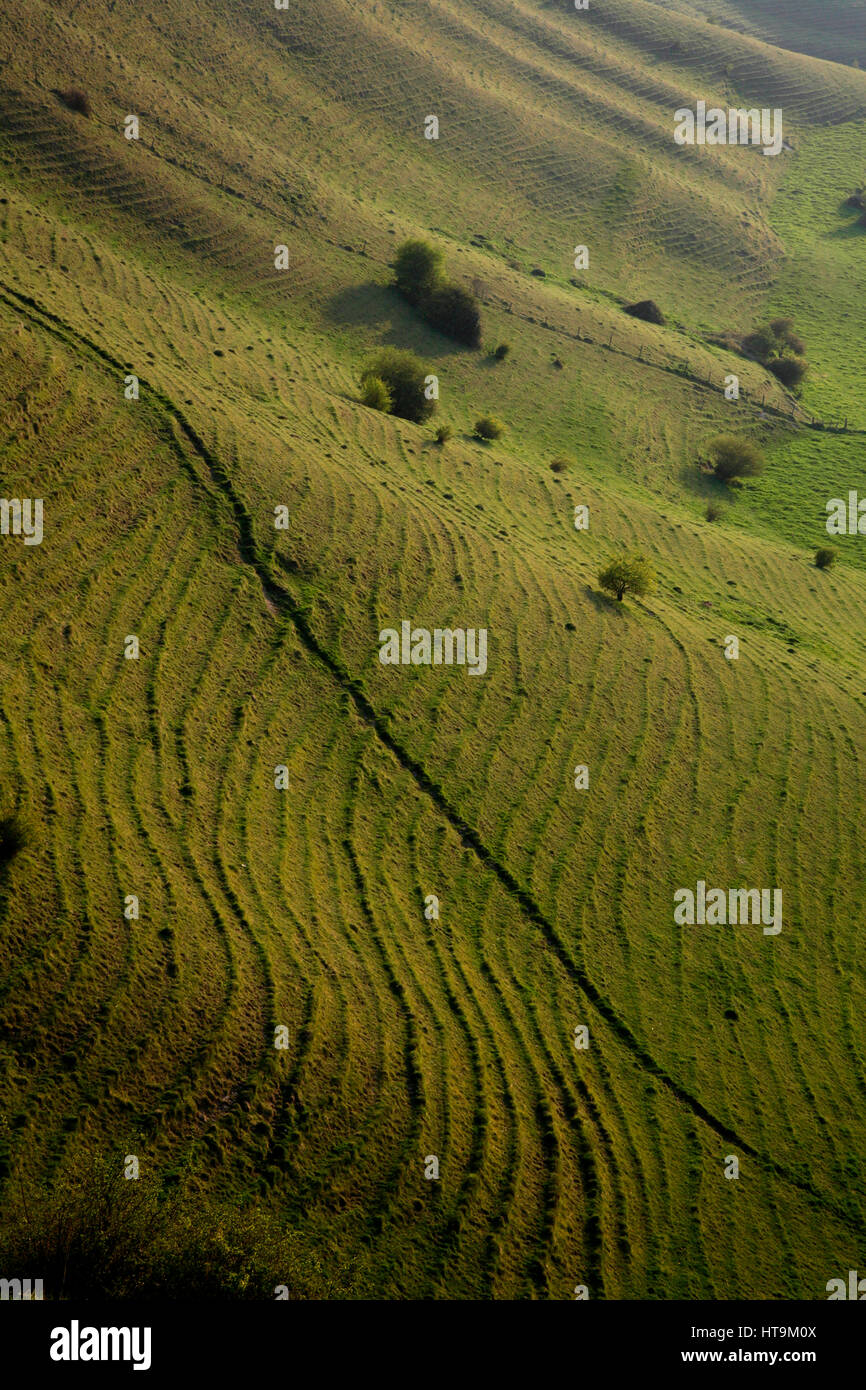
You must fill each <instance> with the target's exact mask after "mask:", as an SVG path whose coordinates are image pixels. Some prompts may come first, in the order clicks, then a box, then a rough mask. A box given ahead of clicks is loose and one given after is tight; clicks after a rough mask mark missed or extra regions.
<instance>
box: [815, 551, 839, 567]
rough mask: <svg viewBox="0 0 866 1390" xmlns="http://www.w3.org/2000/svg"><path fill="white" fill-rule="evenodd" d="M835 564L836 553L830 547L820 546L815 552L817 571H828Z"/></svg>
mask: <svg viewBox="0 0 866 1390" xmlns="http://www.w3.org/2000/svg"><path fill="white" fill-rule="evenodd" d="M835 562H836V551H835V550H834V549H833V547H832V546H829V545H822V546H820V547H819V548H818V549H817V550H816V551H815V564H816V565H817V567H818V569H819V570H828V569H830V567H831V566H832V565H833V564H835Z"/></svg>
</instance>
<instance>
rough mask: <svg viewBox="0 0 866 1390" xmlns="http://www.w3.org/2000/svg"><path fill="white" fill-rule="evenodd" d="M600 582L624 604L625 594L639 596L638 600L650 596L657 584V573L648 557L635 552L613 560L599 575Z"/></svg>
mask: <svg viewBox="0 0 866 1390" xmlns="http://www.w3.org/2000/svg"><path fill="white" fill-rule="evenodd" d="M598 582H599V584H600V585H601V587H602V588H603V589H604V590H606V592H607V593H609V594H616V597H617V599H618V600H619V602H620V603H622V600H623V596H624V595H625V594H637V596H638V598H642V597H643V595H644V594H648V593H649V592H650V590H651V589H652V588H653V585H654V584H655V573H654V571H653V567H652V565H651V564H650V562H649V560H648V559H647V558H646V556H645V555H642V554H641V552H640V551H634V552H633V553H631V554H628V555H620V556H618V557H617V559H616V560H611V562H610V564H609V565H608V566H607V567H606V568H605V569H603V570H602V571H601V573H600V574H599V576H598Z"/></svg>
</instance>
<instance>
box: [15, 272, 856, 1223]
mask: <svg viewBox="0 0 866 1390" xmlns="http://www.w3.org/2000/svg"><path fill="white" fill-rule="evenodd" d="M0 301H2V302H4V303H5V304H6V305H7V306H8V307H9V308H11V309H13V310H14V311H15V312H16V313H21V314H24V315H25V316H27V317H28V318H30V319H31V321H32V322H33V323H34V324H36V326H37V327H40V328H42V329H43V330H44V331H46V332H50V333H52V334H54V336H56V337H58V338H60V339H61V340H62V341H63V342H65V343H66V345H67V346H70V347H77V348H82V347H83V348H85V349H86V350H87V351H88V352H89V353H91V354H92V355H94V356H96V357H97V358H98V359H99V360H100V361H101V362H104V363H106V364H108V365H109V366H111V367H112V368H113V369H114V370H115V371H117V372H120V373H124V374H125V373H126V372H127V370H128V369H127V367H126V365H125V364H124V363H122V362H121V361H120V360H119V359H118V358H116V357H114V356H113V355H112V354H111V353H109V352H107V351H106V349H105V348H102V347H100V346H99V344H98V343H95V342H93V341H92V340H91V339H89V338H88V337H87V336H86V335H85V334H83V333H80V332H78V330H77V329H75V328H73V327H72V326H71V325H69V324H68V323H66V322H65V321H64V320H63V319H61V318H59V317H58V316H57V315H55V314H52V313H51V312H50V311H49V310H47V309H44V308H43V307H42V306H41V305H40V304H39V303H38V302H37V301H36V300H35V299H32V298H31V297H29V296H27V295H23V294H20V293H19V292H18V291H17V290H14V289H12V287H11V286H9V285H5V284H4V283H3V282H2V281H0ZM138 380H139V384H140V386H142V387H144V388H145V389H146V390H147V391H148V392H149V393H150V395H151V396H152V398H153V399H154V401H155V402H157V403H158V404H159V405H160V407H161V408H162V410H163V412H164V413H165V415H166V416H167V417H168V418H169V419H170V420H171V422H172V423H173V425H174V426H175V427H176V428H177V430H178V431H179V432H180V434H181V436H182V438H183V439H184V440H185V441H186V443H187V444H188V446H189V447H190V448H191V449H192V451H193V452H194V453H195V454H196V456H197V457H198V458H199V459H201V461H202V462H203V463H204V464H205V465H206V467H207V470H208V474H209V476H210V480H211V482H212V484H213V486H214V487H215V488H216V489H217V490H218V491H219V493H220V495H221V496H222V498H223V500H224V501H225V502H226V503H227V504H228V506H229V507H230V509H231V512H232V515H233V516H234V519H235V523H236V526H237V531H238V551H239V554H240V556H241V559H242V560H243V561H244V563H245V564H247V565H249V566H250V567H251V568H252V569H253V570H254V572H255V574H256V577H257V578H258V580H259V582H260V584H261V586H262V590H263V593H264V595H265V597H266V598H267V599H268V600H269V601H270V603H271V604H272V605H273V607H274V608H276V609H277V611H278V612H279V613H281V614H282V615H284V616H285V617H286V618H288V619H289V621H290V622H291V623H292V624H293V626H294V628H295V630H296V632H297V633H298V636H299V637H300V639H301V641H302V643H303V645H304V646H305V648H306V649H307V651H308V652H309V653H310V654H311V655H312V656H313V657H314V658H315V659H316V660H317V661H318V662H319V663H320V664H321V665H322V666H324V667H325V668H326V669H327V670H328V672H329V673H330V675H331V676H332V677H333V678H334V680H335V681H336V682H337V684H338V685H339V686H340V688H341V689H342V690H343V691H344V692H345V693H346V694H348V695H349V696H350V697H351V699H352V701H353V703H354V705H355V708H356V709H357V711H358V713H359V714H360V715H361V717H362V719H363V720H364V722H365V723H366V724H367V725H369V726H370V728H372V729H373V730H374V732H375V733H376V735H377V737H378V739H379V741H380V742H381V743H382V744H383V745H384V746H385V747H386V748H387V749H388V751H389V752H390V753H391V754H392V755H393V756H394V758H396V760H397V762H398V763H399V764H400V766H401V767H402V768H404V770H405V771H406V772H408V773H409V775H410V776H411V777H412V779H413V780H414V782H415V783H416V785H417V786H418V787H419V788H420V790H421V791H422V792H423V793H424V794H425V795H426V796H427V797H428V799H429V800H430V801H432V803H433V804H434V806H435V807H436V809H437V810H438V811H439V813H440V814H441V815H442V816H443V817H444V819H445V820H447V821H448V823H449V825H450V826H451V827H452V829H453V830H454V831H455V832H456V833H457V834H458V835H459V836H460V838H461V841H462V843H463V844H464V846H466V848H468V849H471V850H472V851H473V853H474V854H475V855H476V857H477V858H478V860H479V862H480V863H481V864H482V866H483V867H485V868H487V869H488V870H489V871H490V872H491V873H492V874H493V875H494V876H495V877H496V878H497V879H498V880H499V882H500V883H501V884H502V886H503V888H504V889H505V890H506V892H507V893H508V894H509V896H510V897H511V898H513V899H515V900H516V901H517V902H518V903H519V905H520V908H521V911H522V912H523V914H524V916H525V917H526V918H527V919H528V920H529V921H530V922H531V923H532V925H533V926H534V927H535V928H537V930H538V932H539V933H540V935H541V936H542V938H543V940H544V942H545V944H546V946H547V948H548V950H549V951H550V952H551V954H552V955H553V956H554V957H555V958H556V960H557V961H558V962H559V964H560V966H561V967H562V969H563V970H564V972H565V974H566V976H567V978H568V979H570V980H571V981H572V982H573V983H574V984H575V985H576V986H577V987H578V989H580V991H581V992H582V993H583V994H584V996H585V997H586V999H588V1001H589V1002H590V1004H591V1005H592V1006H593V1008H594V1009H595V1010H596V1012H597V1013H598V1014H599V1016H600V1017H601V1018H603V1019H604V1021H605V1023H606V1024H607V1025H608V1027H609V1028H610V1029H611V1031H612V1032H613V1033H614V1035H615V1036H616V1037H617V1038H618V1040H619V1041H620V1042H621V1043H622V1045H623V1047H624V1048H625V1049H626V1050H627V1051H628V1052H630V1053H631V1055H632V1056H633V1057H634V1058H636V1060H637V1061H638V1062H639V1063H640V1065H641V1066H642V1067H643V1068H644V1070H645V1071H646V1072H648V1073H649V1075H650V1076H652V1077H653V1078H654V1080H655V1081H656V1082H657V1083H658V1084H659V1085H660V1086H663V1087H664V1088H665V1090H667V1091H668V1092H669V1093H670V1094H671V1095H673V1096H674V1098H675V1099H676V1100H677V1101H679V1102H680V1104H681V1105H683V1106H684V1107H685V1108H686V1109H688V1110H689V1111H690V1112H691V1113H692V1114H693V1115H695V1116H696V1117H697V1118H698V1119H699V1120H701V1121H702V1122H703V1123H704V1124H705V1125H706V1126H707V1127H708V1128H709V1129H711V1130H712V1131H713V1133H715V1134H717V1135H718V1136H719V1137H720V1138H721V1139H723V1140H724V1142H725V1143H726V1144H729V1145H731V1146H734V1147H736V1148H737V1149H739V1150H740V1151H741V1152H742V1153H744V1154H747V1155H748V1156H749V1157H750V1158H753V1159H755V1160H756V1161H757V1162H758V1163H760V1164H761V1165H762V1166H763V1167H764V1168H765V1169H766V1170H767V1171H768V1172H770V1173H773V1174H774V1175H775V1176H776V1177H778V1178H779V1179H781V1180H782V1181H784V1182H786V1183H788V1184H789V1185H790V1186H792V1187H794V1188H796V1189H798V1190H799V1191H801V1192H804V1193H805V1194H806V1195H807V1197H808V1198H809V1199H810V1202H811V1203H813V1204H815V1205H818V1206H821V1207H823V1208H824V1209H825V1210H827V1211H829V1212H830V1213H832V1215H833V1216H834V1217H835V1218H836V1219H837V1220H838V1221H839V1222H841V1223H842V1224H843V1225H844V1226H846V1227H848V1228H849V1229H850V1228H853V1229H854V1230H855V1231H856V1232H857V1233H858V1234H859V1235H862V1234H863V1232H864V1229H866V1228H864V1227H863V1226H862V1223H859V1222H855V1221H852V1217H851V1214H850V1212H849V1211H847V1210H845V1209H844V1208H843V1207H842V1206H841V1205H840V1204H839V1203H838V1202H836V1201H835V1200H834V1199H833V1198H832V1197H831V1196H829V1195H827V1194H821V1193H819V1192H817V1191H816V1189H815V1188H814V1187H813V1186H812V1184H811V1183H810V1182H809V1181H808V1180H807V1179H805V1178H803V1177H801V1176H800V1175H799V1174H797V1173H795V1172H793V1171H791V1170H790V1169H788V1168H786V1167H785V1165H784V1164H782V1163H780V1162H778V1160H776V1159H774V1158H771V1157H770V1156H769V1155H767V1154H762V1153H761V1152H760V1151H759V1150H758V1149H756V1148H754V1146H753V1145H751V1144H749V1143H748V1142H747V1141H746V1140H745V1139H743V1138H741V1136H740V1135H739V1134H738V1133H737V1132H736V1130H734V1129H732V1128H731V1127H730V1126H729V1125H727V1124H725V1122H724V1121H723V1120H721V1119H720V1118H719V1117H718V1116H717V1115H714V1114H713V1112H712V1111H711V1110H708V1109H707V1107H706V1106H705V1105H704V1104H703V1103H702V1101H700V1100H699V1099H698V1097H697V1096H695V1095H693V1094H692V1093H691V1091H689V1090H687V1088H686V1087H684V1086H683V1085H681V1084H680V1082H678V1081H677V1080H676V1078H675V1077H673V1076H671V1074H670V1073H669V1072H668V1071H666V1070H665V1068H664V1067H663V1066H662V1065H661V1063H660V1062H659V1061H657V1059H656V1058H655V1057H653V1055H652V1053H651V1052H649V1051H648V1049H647V1048H646V1047H645V1046H644V1045H643V1043H642V1042H641V1041H640V1040H639V1038H638V1037H637V1036H636V1035H635V1034H634V1033H633V1032H632V1030H631V1028H630V1027H629V1026H628V1024H627V1023H626V1022H625V1020H624V1019H623V1018H621V1017H620V1015H619V1014H618V1013H617V1011H616V1009H615V1008H614V1006H613V1005H612V1004H611V1003H610V1001H609V1000H608V999H606V998H605V996H604V995H603V994H601V993H600V991H599V990H598V988H597V987H596V985H595V984H594V983H593V981H592V979H591V978H590V976H589V975H588V974H587V973H586V971H585V970H584V969H583V968H582V967H581V966H580V965H578V964H577V963H576V962H575V961H574V960H573V959H572V957H571V956H570V955H569V953H568V951H567V950H566V948H565V946H564V945H563V943H562V941H561V939H560V937H559V935H558V933H557V931H556V928H555V926H554V925H553V923H552V922H551V920H550V919H549V918H548V916H547V915H546V913H545V912H544V911H543V909H542V908H541V907H540V905H539V904H538V903H537V902H536V900H535V899H534V898H533V896H532V894H531V893H529V892H528V891H527V890H526V889H525V888H524V887H522V885H521V884H520V883H519V882H518V880H517V879H516V878H515V877H514V875H513V874H512V873H511V871H510V870H509V869H508V868H506V866H505V865H504V864H503V863H501V862H500V861H499V860H498V859H497V858H496V856H495V855H494V854H492V853H491V852H490V850H489V849H488V848H487V846H486V845H485V844H484V842H483V840H482V839H481V836H480V835H479V834H478V832H477V830H475V829H474V828H473V827H472V826H471V825H469V824H468V823H467V822H466V821H465V820H464V819H463V817H462V816H461V815H460V813H459V811H458V810H457V809H456V807H454V806H453V805H452V804H451V802H450V801H449V799H448V797H447V795H446V793H445V792H444V791H443V789H442V787H441V786H440V785H439V783H438V782H436V781H435V780H434V779H433V778H432V777H431V776H430V774H429V773H428V772H427V770H426V768H425V767H424V766H423V764H422V763H420V762H418V761H417V759H416V758H414V757H413V756H412V754H411V753H410V752H409V751H408V749H407V748H405V747H404V746H403V744H402V743H401V742H400V741H399V740H398V739H396V738H395V737H394V735H393V734H392V733H391V731H390V730H389V728H388V727H387V724H386V723H385V721H384V720H383V719H382V717H381V715H379V714H378V713H377V712H376V710H375V708H374V706H373V705H372V704H371V703H370V701H369V699H368V698H367V696H366V695H365V694H364V691H363V689H362V688H361V685H360V682H359V681H358V680H357V679H356V678H355V677H353V676H352V675H351V673H350V671H349V670H348V669H347V668H346V667H345V666H344V665H343V663H342V662H341V661H339V660H338V658H337V657H335V656H334V655H333V653H331V652H330V651H328V649H327V648H326V647H324V646H323V645H322V644H321V642H320V641H319V639H318V638H317V636H316V634H315V633H314V631H313V629H312V627H311V626H310V623H309V620H308V617H307V611H306V610H305V609H304V607H303V606H302V605H301V604H299V603H298V602H297V601H296V600H295V599H294V598H293V596H292V594H291V593H290V592H289V590H288V589H286V588H285V587H284V586H283V585H282V584H281V583H280V582H279V581H278V580H277V579H276V578H275V577H274V574H273V569H272V561H271V559H270V558H269V557H268V556H267V555H266V554H265V552H264V551H263V550H262V549H261V547H260V546H259V545H258V543H257V541H256V539H255V533H254V528H253V520H252V517H251V516H250V513H249V511H248V509H247V506H246V504H245V502H244V501H243V499H242V498H241V497H240V496H239V495H238V493H237V492H236V490H235V487H234V484H233V483H232V480H231V478H230V477H229V474H228V473H227V471H226V469H225V468H224V466H223V465H222V464H221V463H220V462H219V460H218V459H217V458H216V457H215V455H214V454H213V453H212V452H211V450H210V449H209V448H208V446H207V445H206V444H205V442H204V440H203V439H202V438H201V436H200V435H199V434H198V432H197V431H196V429H195V427H194V426H193V425H192V424H191V423H190V422H189V420H187V418H186V416H185V415H184V413H183V411H182V410H181V409H180V408H179V406H177V405H175V403H174V401H173V400H172V399H171V397H169V396H168V395H166V393H165V392H164V391H162V390H160V389H159V387H156V386H153V385H152V384H151V383H149V382H147V381H146V380H145V378H144V377H142V376H139V378H138ZM186 466H187V468H188V469H189V471H190V473H191V474H192V476H193V477H194V478H195V480H196V482H197V483H198V485H199V486H200V487H201V486H202V485H203V480H202V478H201V477H200V475H199V474H198V473H197V472H196V470H195V469H194V468H193V467H192V465H191V464H190V463H189V462H188V461H187V463H186ZM276 561H277V564H278V565H279V566H280V568H281V569H283V570H285V571H286V572H287V573H291V565H290V562H288V561H286V560H285V559H283V558H282V557H281V556H277V557H276Z"/></svg>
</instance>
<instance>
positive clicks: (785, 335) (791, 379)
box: [743, 319, 809, 387]
mask: <svg viewBox="0 0 866 1390" xmlns="http://www.w3.org/2000/svg"><path fill="white" fill-rule="evenodd" d="M805 351H806V345H805V343H804V342H803V340H802V338H800V337H798V335H797V334H796V333H795V331H794V324H793V321H792V320H791V319H772V320H771V321H770V323H767V324H764V326H763V328H757V329H756V330H755V332H754V333H749V334H747V336H746V337H745V338H744V339H743V352H744V353H745V354H746V356H747V357H752V358H754V359H755V361H757V362H760V363H761V364H762V366H764V367H766V368H767V369H768V371H771V372H772V373H773V375H774V376H776V377H778V379H779V381H781V383H782V385H783V386H788V387H793V386H799V385H800V382H801V381H802V380H803V377H804V376H805V375H806V372H807V371H808V370H809V363H808V362H807V361H806V358H805V357H804V356H803V354H804V353H805Z"/></svg>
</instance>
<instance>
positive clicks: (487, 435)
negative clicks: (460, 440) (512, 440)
mask: <svg viewBox="0 0 866 1390" xmlns="http://www.w3.org/2000/svg"><path fill="white" fill-rule="evenodd" d="M474 433H475V436H476V438H477V439H485V440H491V439H500V438H501V437H502V435H503V434H504V433H505V426H504V425H503V424H501V423H500V421H499V420H497V419H496V417H495V415H482V416H481V418H480V419H478V420H476V421H475V426H474Z"/></svg>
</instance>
